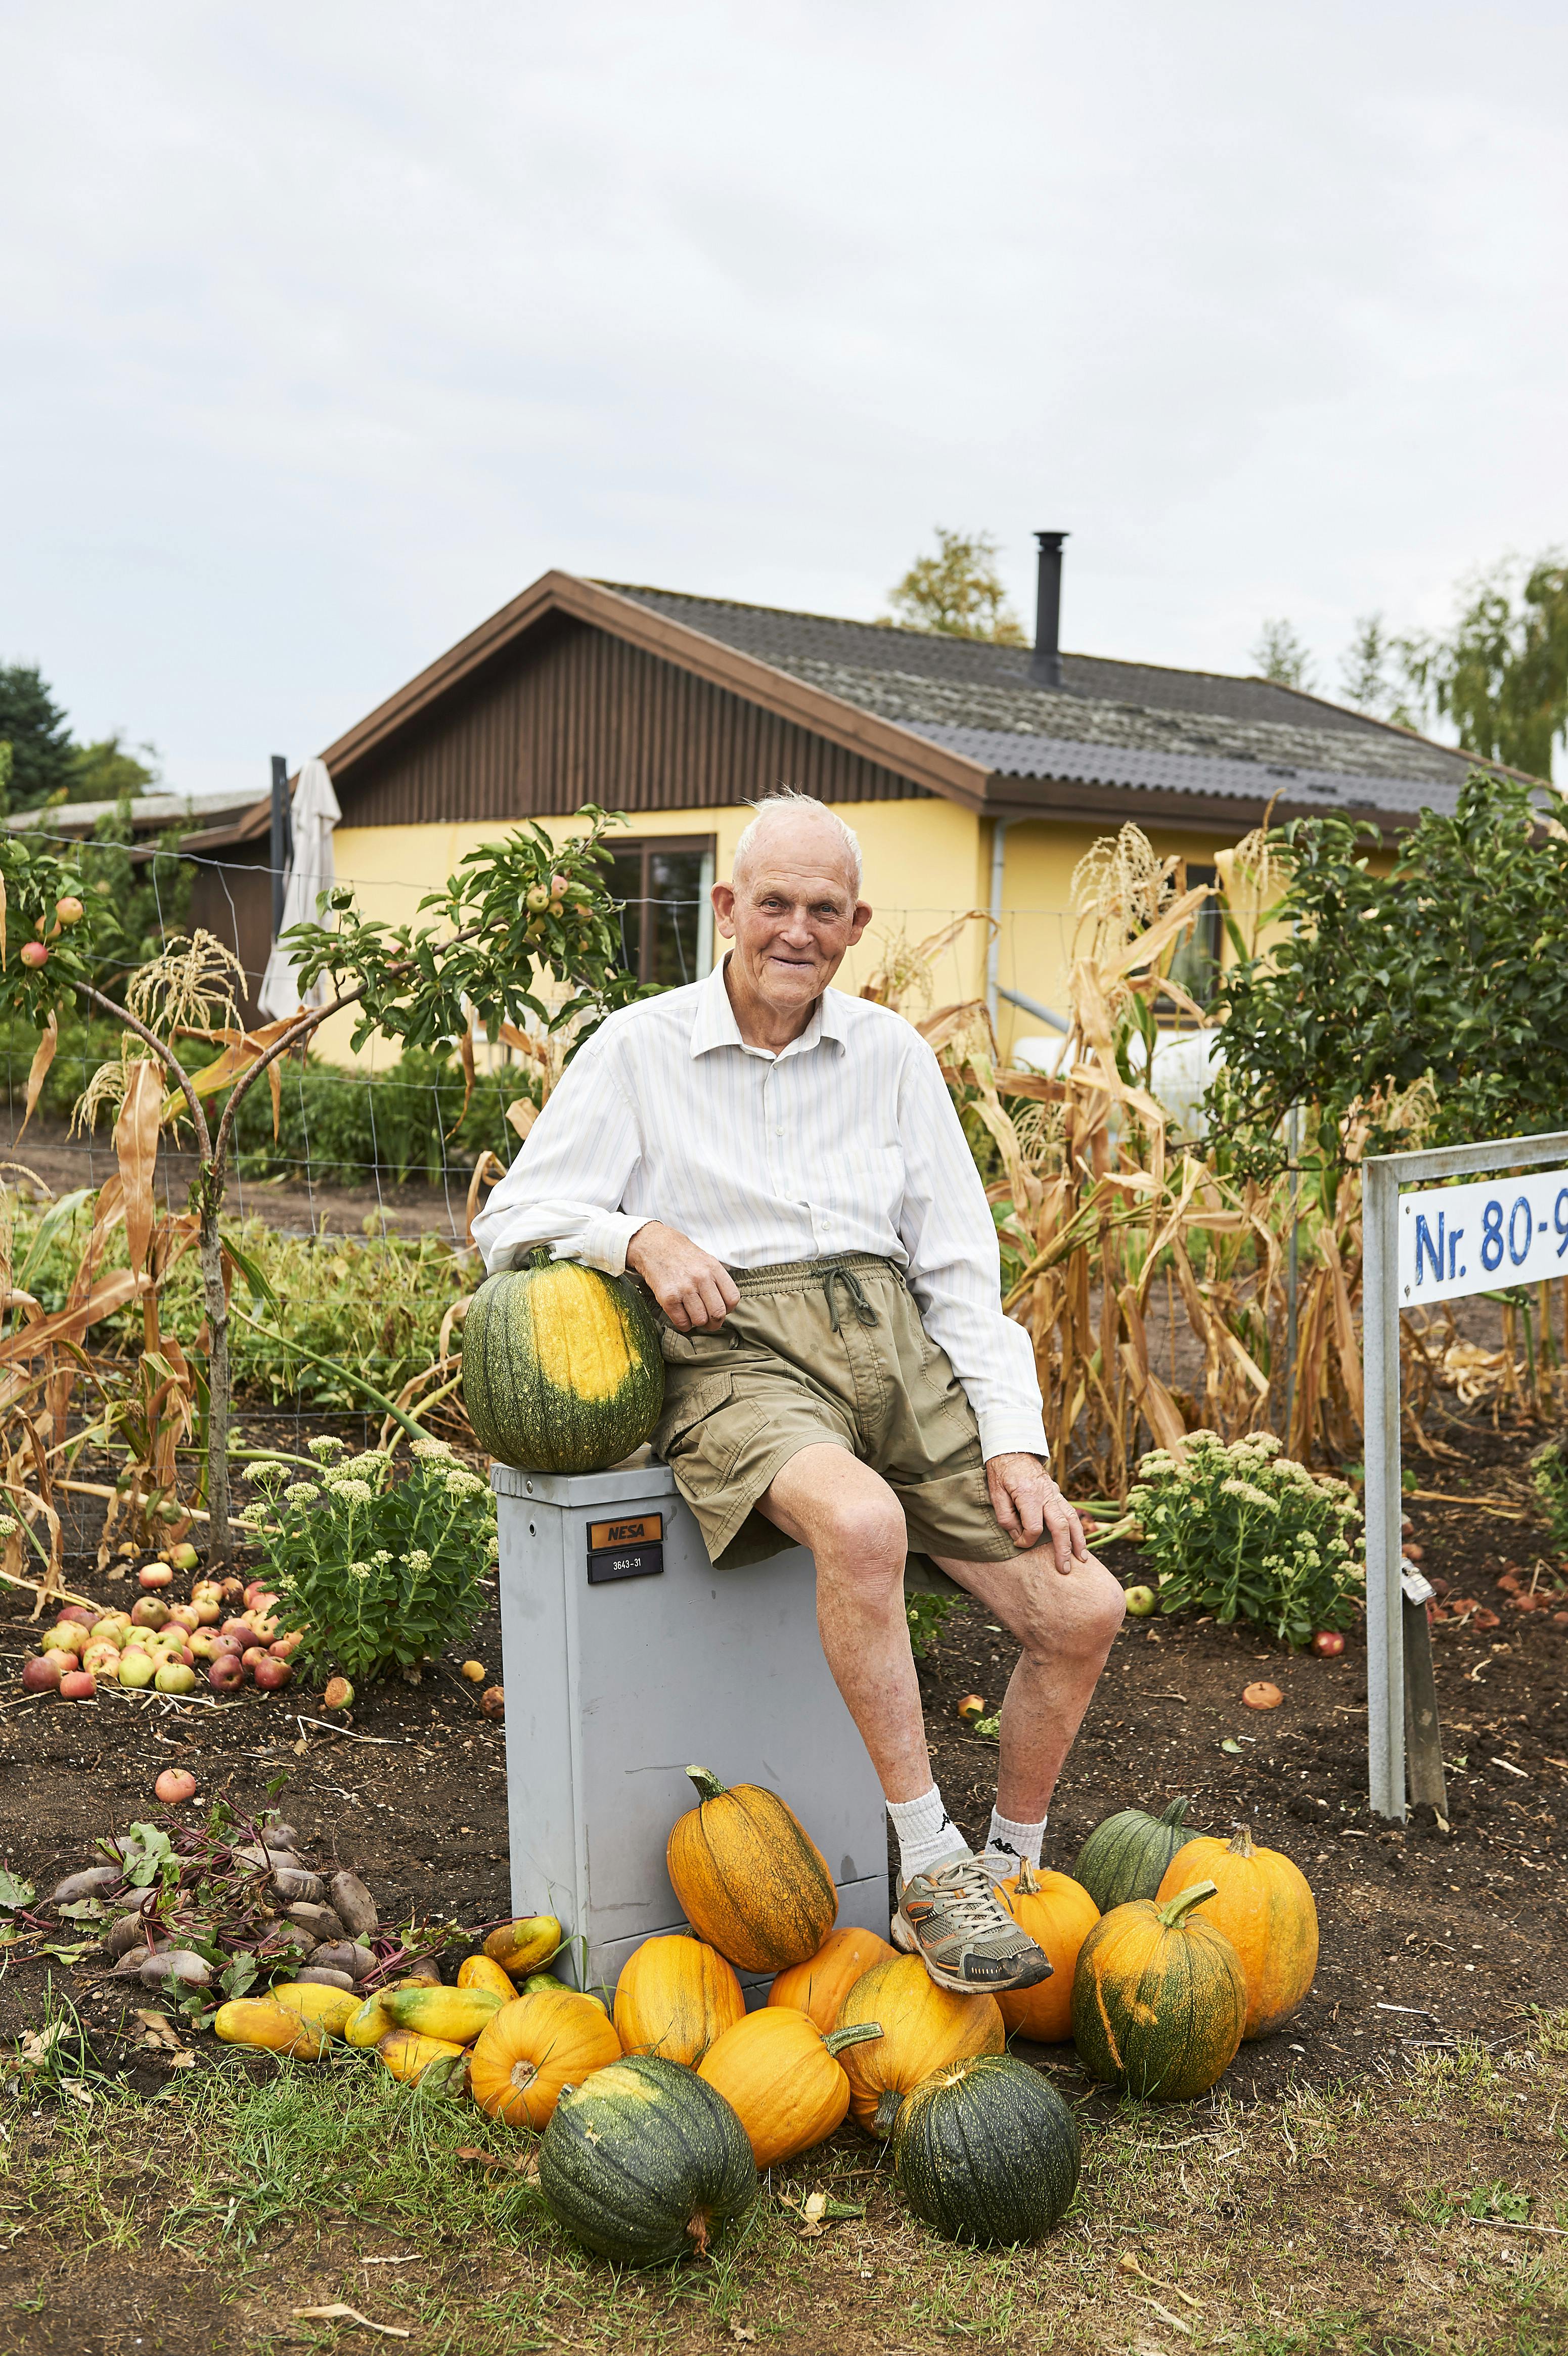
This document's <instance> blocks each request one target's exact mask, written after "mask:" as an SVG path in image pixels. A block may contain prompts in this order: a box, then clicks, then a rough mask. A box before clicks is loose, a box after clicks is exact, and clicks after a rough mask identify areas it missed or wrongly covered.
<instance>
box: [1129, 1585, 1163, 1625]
mask: <svg viewBox="0 0 1568 2356" xmlns="http://www.w3.org/2000/svg"><path fill="white" fill-rule="evenodd" d="M1125 1601H1126V1606H1127V1610H1128V1611H1129V1612H1131V1613H1132V1615H1133V1618H1134V1619H1135V1620H1147V1618H1148V1616H1149V1614H1150V1612H1157V1611H1158V1610H1159V1598H1158V1596H1157V1594H1156V1593H1155V1591H1154V1590H1153V1588H1152V1587H1129V1588H1128V1589H1127V1590H1126V1596H1125Z"/></svg>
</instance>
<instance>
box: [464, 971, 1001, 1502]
mask: <svg viewBox="0 0 1568 2356" xmlns="http://www.w3.org/2000/svg"><path fill="white" fill-rule="evenodd" d="M650 1219H661V1220H663V1221H664V1223H665V1225H666V1226H671V1227H677V1228H678V1229H679V1230H680V1232H681V1233H682V1234H683V1235H688V1236H689V1237H691V1238H692V1240H693V1242H695V1243H698V1244H700V1245H701V1246H702V1248H703V1249H704V1250H705V1251H710V1252H711V1253H712V1254H713V1256H714V1258H716V1259H720V1260H722V1261H723V1262H724V1264H725V1265H726V1267H728V1268H731V1269H751V1268H766V1267H770V1266H773V1265H775V1264H777V1263H778V1262H781V1261H788V1260H809V1259H824V1258H827V1257H828V1256H829V1255H831V1254H833V1253H837V1252H874V1253H875V1254H877V1256H878V1257H879V1258H882V1259H888V1260H891V1261H892V1262H893V1263H894V1264H895V1265H896V1266H897V1267H899V1268H901V1269H902V1270H903V1271H904V1275H905V1278H906V1280H907V1281H908V1284H909V1288H910V1290H911V1292H912V1294H913V1296H914V1301H915V1304H916V1306H917V1307H918V1309H919V1311H920V1315H921V1322H922V1323H923V1325H924V1327H925V1330H926V1332H927V1333H929V1334H930V1336H931V1338H932V1340H933V1342H935V1343H936V1344H938V1346H939V1347H940V1348H942V1349H944V1350H945V1351H946V1353H947V1355H948V1357H949V1358H950V1359H951V1360H952V1362H953V1369H954V1372H955V1374H956V1375H957V1376H958V1379H959V1381H960V1382H961V1383H962V1384H963V1386H964V1388H965V1392H966V1394H967V1396H968V1399H969V1403H970V1405H971V1407H972V1408H974V1410H975V1415H976V1420H977V1421H978V1423H979V1427H980V1442H981V1446H982V1448H983V1450H984V1451H985V1454H986V1456H987V1458H989V1457H992V1456H1001V1455H1007V1454H1010V1453H1012V1452H1014V1451H1027V1452H1029V1453H1031V1454H1033V1455H1036V1456H1040V1457H1043V1456H1045V1455H1046V1454H1047V1448H1046V1439H1045V1425H1044V1421H1043V1419H1042V1416H1041V1412H1040V1384H1039V1381H1038V1379H1037V1377H1036V1375H1035V1366H1034V1350H1033V1347H1032V1345H1031V1344H1030V1341H1029V1335H1028V1334H1027V1333H1025V1332H1024V1330H1023V1328H1022V1326H1021V1325H1016V1324H1014V1323H1013V1322H1012V1320H1011V1319H1010V1318H1008V1317H1005V1316H1004V1315H1003V1314H1002V1304H1001V1263H1000V1258H999V1255H998V1252H997V1232H996V1227H995V1226H994V1224H993V1222H992V1218H991V1213H990V1206H989V1205H988V1204H987V1201H986V1194H985V1189H984V1187H983V1186H982V1185H981V1183H980V1178H979V1173H977V1171H976V1167H975V1163H974V1159H973V1157H972V1156H971V1154H970V1151H969V1148H968V1145H967V1144H966V1142H965V1137H964V1131H963V1130H962V1129H961V1127H960V1126H959V1122H958V1116H957V1114H956V1113H955V1111H954V1108H953V1100H952V1098H950V1096H949V1095H948V1093H947V1087H946V1085H945V1083H944V1080H943V1077H942V1073H941V1070H940V1068H939V1067H938V1065H937V1061H936V1057H935V1056H934V1055H933V1053H932V1051H931V1049H930V1048H929V1047H928V1046H927V1045H926V1043H925V1041H924V1040H923V1038H922V1037H921V1035H920V1033H919V1032H918V1031H916V1030H915V1029H914V1027H913V1025H912V1023H906V1022H905V1020H904V1018H903V1017H902V1015H901V1014H895V1013H893V1012H891V1009H889V1008H888V1007H885V1006H874V1005H872V1004H870V1003H869V1001H867V1000H865V999H860V998H849V997H847V996H845V995H844V993H843V992H842V991H836V990H829V991H825V992H824V994H823V996H822V998H821V999H820V1001H818V1004H817V1007H816V1012H815V1013H814V1014H813V1015H812V1018H811V1021H810V1023H809V1024H808V1025H807V1026H806V1028H805V1031H803V1032H802V1033H801V1035H800V1037H799V1038H798V1039H794V1040H792V1041H791V1042H790V1044H789V1045H788V1046H787V1047H785V1048H784V1050H783V1051H782V1053H781V1054H779V1055H772V1054H770V1053H769V1052H768V1050H767V1049H765V1048H763V1047H749V1046H748V1045H747V1044H745V1042H744V1040H742V1038H741V1032H740V1026H739V1025H738V1023H736V1021H735V1014H734V1010H733V1008H732V1007H731V1003H730V994H729V991H727V990H726V988H725V986H724V969H723V966H722V964H720V965H718V966H716V967H715V968H714V969H713V971H712V973H711V974H710V975H709V978H708V980H706V981H699V982H694V983H692V984H691V985H690V986H689V987H688V988H687V989H685V990H670V991H665V992H664V994H663V995H662V996H660V997H658V998H649V999H644V1000H642V1001H640V1002H639V1003H638V1004H637V1005H635V1006H628V1007H624V1008H623V1009H622V1011H621V1012H619V1013H618V1014H613V1015H611V1017H610V1018H609V1020H608V1022H606V1023H604V1024H603V1027H602V1028H601V1029H600V1030H599V1031H598V1032H597V1033H595V1035H594V1037H593V1038H592V1039H591V1040H590V1041H589V1043H588V1044H587V1046H586V1047H584V1048H583V1049H582V1050H581V1053H580V1054H579V1055H577V1056H576V1057H575V1059H574V1060H573V1061H572V1062H571V1064H570V1065H569V1066H567V1070H566V1073H565V1076H564V1077H563V1078H562V1080H561V1082H560V1086H559V1087H557V1088H556V1089H555V1091H554V1093H553V1094H552V1095H551V1097H550V1098H549V1101H548V1103H547V1104H546V1106H545V1108H544V1110H543V1111H542V1112H541V1113H540V1115H539V1119H538V1120H537V1121H536V1122H535V1123H534V1126H533V1128H532V1129H531V1130H530V1131H529V1132H528V1139H527V1141H526V1142H525V1143H524V1146H523V1149H522V1151H521V1152H520V1153H519V1154H518V1156H517V1160H516V1161H515V1162H513V1164H512V1167H511V1169H510V1170H509V1171H508V1172H507V1175H506V1177H505V1178H503V1179H502V1181H501V1183H500V1184H499V1185H498V1186H497V1187H496V1191H495V1193H494V1194H492V1195H491V1197H490V1200H489V1203H488V1204H487V1205H486V1206H485V1209H484V1210H483V1211H482V1212H481V1213H480V1214H479V1215H478V1217H477V1218H476V1219H475V1222H474V1234H475V1241H476V1242H477V1244H478V1246H479V1248H480V1250H481V1251H482V1253H483V1254H484V1257H485V1267H486V1269H490V1270H494V1269H502V1268H511V1267H513V1266H515V1265H516V1264H517V1262H518V1261H519V1260H521V1259H522V1258H525V1257H526V1255H527V1254H528V1252H529V1251H530V1250H532V1249H534V1248H536V1247H537V1246H539V1245H541V1244H547V1245H549V1246H550V1247H551V1248H552V1249H553V1253H554V1256H555V1258H558V1259H575V1260H581V1261H582V1262H584V1263H585V1264H586V1265H587V1266H588V1267H590V1268H599V1269H605V1270H606V1271H607V1272H608V1273H609V1274H611V1275H616V1276H618V1275H619V1274H620V1273H621V1272H622V1270H623V1269H624V1267H625V1264H626V1246H627V1244H628V1243H629V1242H630V1240H631V1238H632V1237H633V1236H635V1233H636V1231H637V1229H638V1228H639V1227H640V1226H645V1224H646V1222H647V1221H648V1220H650Z"/></svg>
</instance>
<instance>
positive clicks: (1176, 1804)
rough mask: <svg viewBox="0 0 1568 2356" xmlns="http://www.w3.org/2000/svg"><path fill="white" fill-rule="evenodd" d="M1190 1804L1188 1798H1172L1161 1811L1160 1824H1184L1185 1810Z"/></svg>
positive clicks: (1185, 1819)
mask: <svg viewBox="0 0 1568 2356" xmlns="http://www.w3.org/2000/svg"><path fill="white" fill-rule="evenodd" d="M1191 1805H1192V1803H1191V1801H1190V1800H1172V1802H1171V1804H1170V1805H1169V1807H1168V1808H1166V1809H1164V1810H1163V1811H1162V1812H1161V1815H1160V1819H1159V1820H1160V1823H1161V1824H1162V1825H1184V1824H1185V1823H1186V1822H1187V1811H1188V1809H1189V1807H1190V1806H1191Z"/></svg>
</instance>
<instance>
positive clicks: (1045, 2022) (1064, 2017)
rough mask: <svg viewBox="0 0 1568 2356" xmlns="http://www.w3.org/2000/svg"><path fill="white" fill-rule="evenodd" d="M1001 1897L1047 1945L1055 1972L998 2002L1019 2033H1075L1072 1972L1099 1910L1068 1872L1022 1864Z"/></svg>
mask: <svg viewBox="0 0 1568 2356" xmlns="http://www.w3.org/2000/svg"><path fill="white" fill-rule="evenodd" d="M997 1897H998V1898H999V1899H1000V1900H1001V1901H1002V1903H1003V1905H1004V1906H1005V1907H1006V1908H1007V1910H1008V1913H1009V1914H1010V1915H1011V1916H1012V1918H1013V1920H1014V1922H1016V1923H1017V1924H1018V1926H1019V1929H1020V1930H1021V1931H1027V1932H1028V1933H1029V1937H1030V1938H1031V1939H1032V1940H1033V1941H1034V1943H1035V1945H1036V1946H1037V1947H1039V1948H1040V1949H1042V1950H1043V1952H1044V1954H1045V1958H1046V1961H1047V1962H1048V1963H1049V1964H1050V1965H1051V1977H1050V1978H1049V1979H1048V1980H1038V1981H1037V1982H1036V1983H1035V1985H1034V1987H1030V1988H1017V1989H1014V1990H1011V1991H1010V1992H1009V1993H1008V1994H1007V1995H1005V1996H999V1997H997V2003H998V2004H999V2005H1000V2006H1001V2008H1002V2019H1004V2020H1005V2021H1006V2022H1007V2024H1008V2029H1011V2030H1012V2032H1013V2034H1014V2036H1015V2037H1032V2038H1033V2039H1034V2040H1035V2041H1036V2042H1037V2043H1038V2044H1040V2045H1057V2044H1060V2043H1061V2040H1063V2039H1064V2038H1068V2037H1071V2036H1072V1975H1073V1973H1074V1971H1075V1970H1076V1969H1077V1967H1078V1950H1079V1948H1080V1947H1081V1946H1082V1945H1083V1942H1084V1940H1085V1939H1086V1938H1087V1937H1088V1936H1089V1933H1090V1932H1091V1931H1092V1930H1093V1928H1094V1925H1095V1923H1096V1922H1098V1921H1099V1919H1100V1910H1099V1908H1098V1907H1097V1906H1096V1905H1095V1903H1094V1901H1093V1899H1092V1898H1091V1897H1090V1895H1089V1892H1088V1891H1087V1890H1085V1889H1084V1887H1083V1883H1082V1882H1081V1881H1074V1880H1073V1879H1072V1877H1071V1875H1069V1874H1065V1873H1039V1872H1037V1871H1036V1869H1035V1868H1034V1867H1033V1866H1031V1865H1029V1864H1024V1865H1020V1866H1019V1869H1018V1871H1017V1873H1015V1874H1014V1875H1013V1876H1012V1878H1011V1879H1010V1880H1008V1881H1004V1882H1002V1883H1000V1884H999V1885H998V1887H997Z"/></svg>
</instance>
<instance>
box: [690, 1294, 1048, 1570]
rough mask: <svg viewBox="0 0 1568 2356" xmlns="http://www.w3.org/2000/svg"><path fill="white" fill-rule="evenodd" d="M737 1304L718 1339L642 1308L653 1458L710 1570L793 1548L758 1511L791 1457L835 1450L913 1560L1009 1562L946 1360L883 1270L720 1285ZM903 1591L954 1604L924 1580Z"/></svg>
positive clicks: (971, 1425)
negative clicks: (655, 1349) (651, 1324)
mask: <svg viewBox="0 0 1568 2356" xmlns="http://www.w3.org/2000/svg"><path fill="white" fill-rule="evenodd" d="M731 1273H732V1275H733V1277H734V1280H735V1283H736V1285H737V1287H738V1288H739V1290H740V1294H741V1300H740V1304H739V1306H738V1307H737V1308H734V1309H732V1310H731V1312H730V1313H729V1315H728V1316H727V1317H726V1319H725V1321H724V1323H723V1326H722V1328H721V1329H720V1332H719V1333H679V1332H677V1329H676V1328H675V1327H674V1326H673V1325H671V1324H670V1323H669V1321H668V1319H667V1318H666V1317H665V1316H664V1315H663V1314H662V1312H659V1311H658V1310H657V1309H656V1311H655V1314H656V1316H657V1317H658V1321H659V1326H660V1331H661V1334H662V1339H663V1346H664V1355H665V1360H666V1367H665V1383H666V1387H665V1404H664V1412H663V1414H662V1415H661V1416H660V1418H659V1421H658V1425H657V1428H656V1430H655V1432H654V1435H653V1446H654V1449H655V1451H656V1453H657V1454H658V1455H660V1456H662V1457H663V1458H664V1460H665V1462H667V1464H668V1466H669V1468H670V1471H671V1472H673V1473H674V1475H675V1481H676V1486H677V1489H678V1490H679V1491H680V1494H681V1495H682V1496H683V1497H684V1498H685V1499H686V1502H687V1504H688V1505H689V1506H690V1507H691V1510H692V1512H693V1513H694V1514H695V1515H696V1516H697V1519H698V1523H699V1526H700V1528H701V1531H702V1536H703V1540H704V1542H705V1544H706V1546H707V1547H708V1553H709V1559H710V1560H711V1561H712V1562H713V1563H714V1564H715V1565H717V1566H718V1567H719V1568H720V1569H731V1568H733V1567H735V1566H736V1565H738V1564H740V1563H744V1562H756V1561H759V1560H761V1559H762V1558H763V1557H764V1556H766V1555H770V1554H776V1553H779V1552H781V1551H782V1550H783V1549H784V1547H787V1546H789V1545H791V1544H792V1543H793V1541H792V1540H791V1539H789V1538H787V1537H785V1536H784V1532H783V1531H782V1530H780V1529H779V1528H778V1527H777V1526H775V1525H774V1524H773V1523H772V1522H770V1521H768V1520H767V1519H766V1517H765V1516H764V1515H761V1514H759V1513H757V1512H756V1511H755V1507H756V1504H757V1500H758V1499H759V1498H760V1497H761V1496H762V1495H763V1494H764V1493H765V1491H766V1490H767V1488H768V1485H769V1483H771V1482H772V1481H773V1477H774V1475H775V1474H776V1473H777V1472H780V1471H781V1470H782V1468H783V1467H784V1465H785V1464H787V1463H788V1462H789V1460H790V1458H791V1457H792V1456H796V1455H798V1454H799V1452H800V1451H801V1450H802V1449H803V1448H815V1447H820V1446H822V1445H824V1444H826V1445H827V1446H828V1447H833V1448H842V1449H845V1450H847V1451H848V1453H849V1454H850V1455H851V1456H858V1457H859V1460H860V1462H862V1463H863V1464H869V1465H870V1466H871V1467H872V1468H873V1470H874V1471H876V1472H880V1474H881V1476H882V1478H883V1480H884V1481H886V1482H887V1483H888V1485H889V1487H890V1488H891V1490H892V1492H893V1494H894V1495H895V1496H896V1497H897V1498H898V1501H899V1503H900V1505H902V1507H903V1509H904V1518H905V1521H906V1523H907V1525H908V1527H909V1542H910V1547H911V1548H912V1552H913V1553H915V1554H918V1555H920V1556H929V1555H933V1554H942V1555H951V1556H954V1557H956V1558H957V1559H958V1560H960V1561H963V1562H1003V1561H1007V1562H1010V1561H1012V1560H1013V1559H1014V1558H1016V1555H1017V1551H1018V1550H1017V1548H1016V1547H1014V1545H1013V1542H1012V1540H1011V1538H1009V1537H1008V1536H1007V1534H1006V1532H1005V1531H1004V1530H1002V1529H1001V1528H1000V1527H999V1526H997V1517H996V1515H995V1513H994V1512H993V1511H992V1508H991V1498H990V1492H989V1490H988V1489H987V1485H986V1472H985V1462H984V1459H983V1457H982V1455H981V1452H980V1433H979V1427H978V1426H977V1424H976V1420H975V1412H974V1409H973V1408H971V1407H970V1405H969V1401H968V1398H967V1397H966V1396H965V1391H964V1387H963V1386H962V1384H961V1383H960V1382H959V1380H958V1377H957V1376H956V1375H955V1373H954V1371H953V1367H952V1365H951V1363H950V1361H949V1359H948V1357H947V1354H946V1352H945V1351H944V1350H939V1349H938V1348H937V1346H936V1344H935V1343H934V1342H933V1341H932V1340H931V1339H930V1337H929V1336H928V1334H927V1333H926V1331H925V1328H924V1327H923V1325H922V1323H921V1322H920V1312H919V1311H918V1309H917V1308H916V1307H915V1304H914V1301H913V1300H912V1298H911V1295H910V1291H909V1288H908V1286H907V1285H906V1284H905V1283H904V1280H903V1278H902V1277H901V1275H900V1273H899V1271H898V1270H897V1269H895V1268H894V1267H893V1266H892V1265H891V1262H890V1261H888V1260H884V1259H878V1258H874V1257H872V1256H871V1255H870V1254H868V1253H863V1252H847V1253H844V1254H843V1255H841V1256H840V1257H839V1258H834V1259H820V1260H801V1261H795V1262H791V1263H786V1264H785V1265H784V1266H781V1267H777V1268H754V1269H735V1270H732V1271H731ZM912 1571H913V1573H914V1577H913V1578H912V1581H911V1583H912V1584H921V1585H925V1586H930V1587H940V1588H942V1589H944V1590H949V1591H951V1592H956V1591H957V1590H956V1589H955V1587H954V1584H953V1582H952V1581H951V1580H948V1579H947V1578H946V1576H945V1575H944V1573H942V1572H940V1571H937V1570H936V1569H935V1568H934V1566H933V1565H930V1564H924V1563H920V1562H912Z"/></svg>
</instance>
